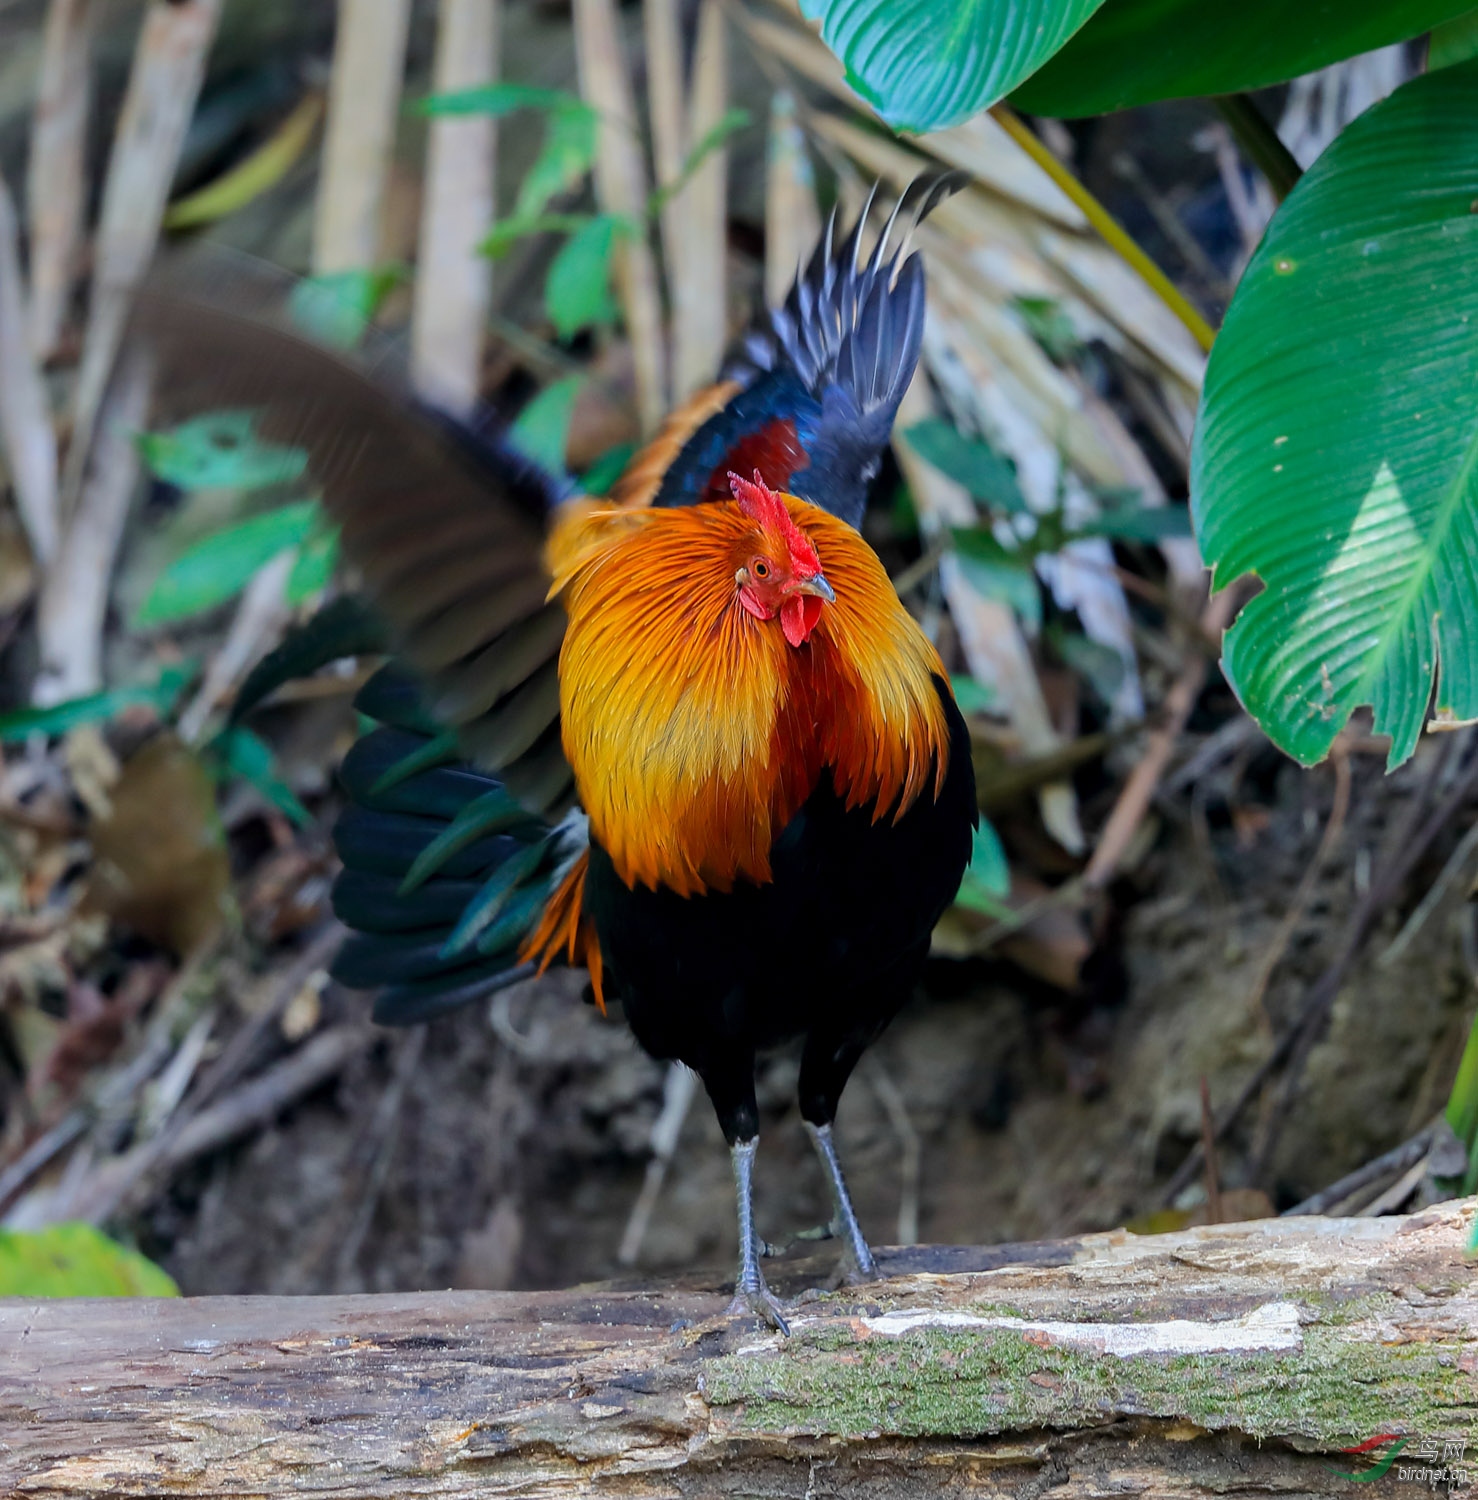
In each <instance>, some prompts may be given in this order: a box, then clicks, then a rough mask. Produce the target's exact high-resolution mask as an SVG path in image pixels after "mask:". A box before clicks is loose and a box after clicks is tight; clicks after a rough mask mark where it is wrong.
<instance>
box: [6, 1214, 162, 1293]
mask: <svg viewBox="0 0 1478 1500" xmlns="http://www.w3.org/2000/svg"><path fill="white" fill-rule="evenodd" d="M179 1294H180V1289H179V1287H177V1286H176V1285H175V1284H174V1280H173V1278H172V1277H170V1276H169V1275H167V1274H166V1273H165V1272H164V1271H162V1270H160V1268H159V1267H158V1266H156V1265H155V1264H154V1262H153V1261H151V1260H146V1259H145V1258H144V1257H143V1256H142V1255H140V1254H139V1253H138V1251H137V1250H129V1249H127V1248H125V1247H124V1246H123V1245H120V1244H119V1243H118V1242H117V1240H110V1239H109V1238H108V1236H107V1235H105V1234H103V1233H102V1232H101V1231H100V1230H97V1229H94V1228H93V1227H92V1225H91V1224H53V1225H51V1226H50V1227H49V1228H47V1229H38V1230H35V1231H28V1230H19V1229H0V1297H178V1296H179Z"/></svg>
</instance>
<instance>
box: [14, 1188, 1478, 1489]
mask: <svg viewBox="0 0 1478 1500" xmlns="http://www.w3.org/2000/svg"><path fill="white" fill-rule="evenodd" d="M1475 1206H1478V1200H1472V1199H1470V1200H1466V1201H1464V1202H1461V1203H1449V1204H1443V1205H1440V1206H1439V1207H1437V1208H1434V1209H1431V1210H1428V1211H1427V1212H1425V1213H1423V1214H1420V1215H1416V1216H1413V1217H1411V1218H1405V1219H1401V1218H1386V1219H1317V1218H1298V1219H1272V1220H1265V1221H1261V1222H1257V1223H1249V1224H1230V1225H1219V1226H1211V1227H1206V1228H1201V1229H1192V1230H1187V1231H1184V1232H1182V1233H1178V1234H1167V1235H1159V1236H1154V1237H1138V1236H1135V1235H1131V1234H1127V1233H1125V1232H1123V1231H1119V1232H1115V1233H1111V1234H1097V1235H1088V1236H1085V1237H1083V1238H1081V1239H1076V1240H1067V1241H1061V1242H1054V1243H1042V1244H1033V1245H1018V1246H1000V1247H993V1248H990V1249H985V1250H981V1249H966V1248H960V1247H934V1248H917V1249H910V1250H895V1251H893V1252H891V1253H885V1255H884V1257H883V1261H884V1267H885V1269H886V1270H887V1271H888V1272H889V1273H891V1279H890V1280H888V1281H886V1282H882V1283H875V1284H872V1285H869V1286H867V1287H863V1288H855V1289H847V1290H843V1291H840V1292H836V1293H833V1294H829V1295H824V1296H816V1297H814V1298H803V1299H802V1300H800V1301H799V1302H797V1303H796V1304H794V1306H795V1312H794V1317H793V1320H792V1328H793V1336H792V1337H791V1338H790V1339H789V1340H782V1339H781V1338H779V1337H778V1336H777V1335H775V1334H773V1333H771V1332H770V1331H769V1330H767V1329H763V1328H761V1327H760V1326H759V1325H758V1324H755V1323H753V1322H746V1321H743V1320H735V1321H730V1320H727V1319H725V1318H724V1317H723V1316H722V1309H723V1305H724V1299H723V1297H722V1294H721V1292H719V1291H718V1290H715V1289H711V1288H703V1287H694V1286H690V1285H677V1286H670V1287H668V1286H663V1287H655V1288H654V1287H637V1286H624V1285H616V1284H611V1285H602V1286H592V1287H581V1288H576V1289H574V1290H571V1291H562V1292H531V1293H492V1292H488V1293H483V1292H442V1293H417V1294H407V1295H391V1296H369V1297H302V1298H277V1297H205V1298H198V1299H186V1300H180V1301H174V1300H157V1301H143V1300H140V1301H91V1302H84V1301H58V1302H19V1301H10V1302H8V1303H5V1302H0V1491H3V1492H4V1493H6V1494H17V1495H68V1496H72V1495H157V1494H168V1495H282V1494H289V1493H290V1494H293V1495H297V1496H349V1495H352V1496H389V1495H394V1496H412V1495H414V1496H422V1495H425V1496H462V1495H468V1496H470V1495H478V1496H487V1495H490V1494H504V1495H519V1496H539V1497H545V1496H573V1495H603V1494H612V1495H621V1496H686V1495H702V1496H711V1495H754V1494H763V1495H794V1496H797V1497H799V1496H802V1495H806V1496H815V1497H821V1496H830V1495H837V1496H841V1495H845V1496H848V1497H853V1496H879V1497H881V1496H885V1495H886V1496H889V1497H897V1496H914V1495H918V1496H924V1495H927V1496H931V1497H933V1496H953V1495H964V1494H967V1493H968V1494H970V1495H978V1494H996V1493H1010V1494H1013V1495H1027V1496H1035V1495H1038V1494H1040V1493H1042V1492H1043V1491H1044V1490H1047V1489H1051V1490H1053V1491H1054V1492H1055V1494H1056V1495H1057V1496H1060V1497H1063V1500H1075V1497H1077V1496H1089V1495H1094V1496H1101V1495H1104V1494H1112V1493H1124V1492H1132V1493H1134V1494H1135V1495H1144V1496H1160V1495H1165V1496H1169V1495H1175V1496H1181V1497H1184V1496H1196V1495H1208V1496H1209V1495H1212V1494H1216V1495H1226V1494H1228V1493H1236V1494H1241V1493H1252V1492H1259V1493H1269V1492H1294V1491H1296V1492H1299V1493H1303V1494H1310V1493H1349V1489H1348V1486H1349V1479H1348V1477H1341V1474H1343V1475H1345V1476H1348V1475H1351V1474H1354V1473H1358V1472H1362V1471H1369V1470H1371V1469H1372V1468H1374V1467H1379V1465H1380V1464H1382V1463H1384V1462H1386V1460H1387V1459H1392V1462H1391V1464H1390V1466H1389V1468H1388V1469H1387V1470H1386V1471H1385V1477H1384V1478H1383V1479H1378V1480H1377V1481H1376V1482H1375V1484H1374V1485H1373V1486H1372V1488H1373V1489H1375V1490H1376V1491H1381V1490H1384V1489H1386V1488H1387V1486H1388V1485H1391V1484H1394V1483H1395V1482H1396V1481H1398V1480H1399V1478H1400V1477H1402V1476H1403V1474H1404V1475H1405V1477H1407V1478H1408V1479H1410V1478H1415V1477H1422V1478H1426V1477H1428V1476H1427V1475H1426V1474H1425V1473H1422V1474H1418V1472H1417V1470H1418V1467H1419V1466H1420V1465H1422V1464H1427V1465H1429V1466H1430V1467H1431V1468H1432V1469H1435V1470H1441V1469H1443V1468H1445V1469H1447V1470H1448V1471H1449V1473H1448V1478H1449V1479H1451V1480H1453V1481H1455V1482H1457V1483H1464V1482H1465V1483H1468V1484H1471V1483H1472V1482H1473V1478H1472V1474H1470V1473H1467V1472H1466V1471H1465V1468H1464V1464H1465V1461H1467V1460H1468V1459H1469V1455H1467V1454H1466V1451H1465V1450H1466V1446H1467V1443H1468V1440H1469V1439H1470V1438H1471V1437H1473V1436H1475V1423H1478V1291H1475V1285H1474V1277H1473V1271H1472V1270H1471V1269H1470V1266H1469V1264H1468V1263H1467V1261H1466V1260H1465V1257H1464V1253H1463V1252H1464V1245H1465V1243H1466V1241H1467V1238H1468V1235H1469V1233H1470V1231H1471V1229H1472V1225H1473V1219H1474V1212H1475ZM815 1269H816V1263H814V1262H813V1263H812V1265H811V1266H810V1267H809V1268H807V1267H801V1268H798V1270H797V1272H796V1275H804V1274H807V1272H808V1271H809V1272H810V1273H811V1274H814V1271H815ZM793 1280H794V1277H792V1282H793ZM776 1281H777V1284H778V1285H780V1286H781V1287H782V1288H783V1287H785V1285H786V1278H785V1276H783V1275H780V1274H778V1273H777V1277H776ZM1372 1439H1378V1440H1379V1441H1376V1442H1373V1443H1372V1442H1371V1441H1370V1440H1372ZM1361 1444H1364V1445H1366V1446H1365V1449H1364V1452H1363V1453H1361V1454H1356V1455H1350V1454H1346V1453H1341V1452H1340V1451H1339V1450H1342V1449H1350V1448H1354V1447H1356V1446H1357V1445H1361ZM1474 1450H1475V1451H1474V1453H1473V1454H1472V1455H1471V1462H1472V1465H1473V1468H1474V1469H1475V1470H1478V1443H1475V1444H1474ZM1406 1493H1411V1492H1410V1491H1407V1492H1406Z"/></svg>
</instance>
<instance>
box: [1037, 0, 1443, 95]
mask: <svg viewBox="0 0 1478 1500" xmlns="http://www.w3.org/2000/svg"><path fill="white" fill-rule="evenodd" d="M1471 7H1472V0H1304V3H1302V4H1296V5H1289V4H1287V3H1285V0H1237V3H1235V4H1233V3H1229V0H1107V4H1105V5H1104V7H1103V8H1102V10H1100V11H1099V12H1098V14H1097V15H1095V16H1094V17H1093V19H1092V20H1091V21H1089V22H1088V24H1087V25H1086V26H1084V27H1083V29H1082V30H1081V31H1079V32H1078V34H1077V35H1076V36H1075V37H1073V39H1072V40H1071V41H1070V42H1069V43H1068V44H1067V46H1065V47H1064V48H1063V49H1062V50H1061V51H1060V52H1058V54H1057V55H1056V56H1055V57H1054V58H1053V59H1052V60H1051V62H1049V63H1047V65H1046V66H1045V67H1044V68H1042V70H1041V71H1040V72H1039V73H1037V74H1036V76H1035V77H1034V78H1032V79H1031V81H1030V82H1029V83H1025V84H1023V85H1022V87H1021V88H1019V89H1018V90H1017V91H1016V94H1015V96H1014V97H1013V99H1012V103H1013V104H1017V105H1019V106H1020V107H1021V108H1022V109H1025V110H1029V111H1030V112H1031V113H1032V114H1038V115H1065V116H1069V117H1071V116H1078V115H1096V114H1102V113H1104V112H1105V111H1107V110H1111V109H1127V108H1128V107H1129V106H1130V105H1134V104H1148V103H1150V102H1152V101H1153V100H1156V99H1181V98H1190V97H1192V96H1197V95H1203V94H1234V93H1241V92H1242V91H1244V90H1246V89H1257V88H1263V87H1265V86H1266V85H1268V84H1271V83H1283V82H1286V81H1287V80H1288V79H1290V78H1296V77H1298V75H1299V74H1301V73H1311V72H1313V71H1314V70H1315V69H1316V68H1322V67H1325V66H1327V65H1328V64H1329V63H1332V62H1338V61H1339V60H1340V59H1341V58H1344V57H1354V56H1355V55H1356V54H1357V53H1360V52H1369V51H1370V50H1371V49H1372V48H1375V47H1384V46H1385V45H1386V44H1387V43H1388V42H1400V41H1405V40H1407V39H1408V38H1410V37H1415V36H1420V35H1421V34H1422V33H1423V32H1424V31H1429V30H1430V29H1431V28H1432V27H1433V26H1436V25H1438V24H1439V23H1441V22H1443V21H1450V20H1451V19H1452V18H1453V17H1454V16H1457V15H1460V14H1461V13H1462V12H1463V11H1464V10H1468V9H1471Z"/></svg>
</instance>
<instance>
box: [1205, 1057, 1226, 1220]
mask: <svg viewBox="0 0 1478 1500" xmlns="http://www.w3.org/2000/svg"><path fill="white" fill-rule="evenodd" d="M1201 1155H1202V1157H1203V1158H1204V1160H1205V1162H1206V1210H1207V1212H1208V1213H1209V1214H1210V1216H1211V1222H1212V1223H1213V1224H1220V1223H1221V1222H1222V1217H1223V1215H1222V1211H1221V1207H1222V1205H1221V1168H1220V1165H1219V1164H1218V1162H1217V1160H1216V1129H1215V1125H1214V1122H1213V1120H1212V1116H1211V1088H1210V1086H1209V1085H1208V1084H1207V1082H1206V1075H1205V1074H1204V1073H1203V1074H1202V1075H1201Z"/></svg>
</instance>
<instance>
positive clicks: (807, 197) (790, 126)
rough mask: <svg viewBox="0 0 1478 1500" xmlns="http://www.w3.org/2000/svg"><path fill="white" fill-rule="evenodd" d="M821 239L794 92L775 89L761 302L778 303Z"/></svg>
mask: <svg viewBox="0 0 1478 1500" xmlns="http://www.w3.org/2000/svg"><path fill="white" fill-rule="evenodd" d="M820 238H821V215H820V213H819V212H818V211H817V208H816V176H815V173H814V172H813V170H812V168H811V158H810V156H809V154H808V153H807V151H806V133H805V131H804V130H802V129H801V127H800V123H799V122H798V121H797V119H796V104H795V95H794V94H792V93H791V92H790V90H789V89H777V90H776V91H775V93H774V95H773V96H772V97H771V99H770V144H769V160H768V163H767V166H766V172H765V301H766V302H767V303H769V304H770V306H771V307H778V306H779V305H780V303H782V302H783V301H784V300H785V297H786V294H787V293H788V292H789V291H790V285H791V282H793V281H794V280H795V274H796V272H797V271H798V270H799V269H800V267H801V264H802V262H803V261H804V259H805V257H806V256H807V255H808V254H810V251H811V247H812V246H813V245H814V244H815V243H816V242H817V241H818V240H819V239H820Z"/></svg>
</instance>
